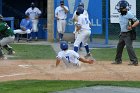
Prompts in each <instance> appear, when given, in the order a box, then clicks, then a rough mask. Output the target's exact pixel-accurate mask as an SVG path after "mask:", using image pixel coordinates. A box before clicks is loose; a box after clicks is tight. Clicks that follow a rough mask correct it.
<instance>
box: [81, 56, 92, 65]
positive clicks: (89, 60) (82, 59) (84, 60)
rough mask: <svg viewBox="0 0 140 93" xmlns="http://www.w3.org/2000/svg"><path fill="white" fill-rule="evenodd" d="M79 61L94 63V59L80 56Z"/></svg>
mask: <svg viewBox="0 0 140 93" xmlns="http://www.w3.org/2000/svg"><path fill="white" fill-rule="evenodd" d="M79 61H81V62H83V63H89V64H93V63H94V60H91V59H85V58H82V57H80V58H79Z"/></svg>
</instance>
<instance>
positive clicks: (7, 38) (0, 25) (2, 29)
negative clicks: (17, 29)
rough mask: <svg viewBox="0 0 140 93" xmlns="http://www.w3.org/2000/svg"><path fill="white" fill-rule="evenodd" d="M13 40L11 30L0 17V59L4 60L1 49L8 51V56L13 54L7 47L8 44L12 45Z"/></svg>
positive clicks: (0, 16)
mask: <svg viewBox="0 0 140 93" xmlns="http://www.w3.org/2000/svg"><path fill="white" fill-rule="evenodd" d="M14 39H15V36H14V33H13V30H12V29H11V28H10V27H9V26H8V24H7V23H6V22H4V21H3V16H2V15H0V59H6V57H5V56H4V54H3V52H2V48H5V49H6V50H7V51H8V54H9V55H11V54H14V53H15V51H14V50H13V49H12V47H11V46H9V45H8V44H9V43H13V42H14Z"/></svg>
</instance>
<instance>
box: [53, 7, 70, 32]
mask: <svg viewBox="0 0 140 93" xmlns="http://www.w3.org/2000/svg"><path fill="white" fill-rule="evenodd" d="M64 7H65V8H66V9H67V10H68V7H67V6H64ZM55 17H57V18H58V19H59V20H57V31H58V32H59V33H62V34H63V33H64V32H65V27H66V18H67V13H65V10H64V9H63V8H62V7H61V6H58V7H57V8H56V9H55Z"/></svg>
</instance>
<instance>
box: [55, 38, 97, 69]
mask: <svg viewBox="0 0 140 93" xmlns="http://www.w3.org/2000/svg"><path fill="white" fill-rule="evenodd" d="M60 48H61V50H62V51H60V52H59V53H58V55H57V59H56V67H57V66H58V65H59V64H60V62H61V60H62V61H63V62H64V63H65V65H66V67H79V66H80V61H81V62H83V63H88V64H93V63H94V60H91V59H85V58H82V57H80V56H79V54H78V53H77V52H75V51H73V50H69V49H68V43H67V42H66V41H61V42H60Z"/></svg>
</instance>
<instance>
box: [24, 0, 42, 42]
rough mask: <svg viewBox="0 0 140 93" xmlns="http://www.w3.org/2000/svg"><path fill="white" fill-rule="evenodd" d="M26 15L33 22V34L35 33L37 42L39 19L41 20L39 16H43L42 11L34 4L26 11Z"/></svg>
mask: <svg viewBox="0 0 140 93" xmlns="http://www.w3.org/2000/svg"><path fill="white" fill-rule="evenodd" d="M25 14H26V15H29V17H30V19H31V20H32V34H33V32H34V33H35V40H37V39H38V19H39V16H40V15H41V11H40V10H39V9H38V8H37V7H35V4H34V3H33V2H32V3H31V7H30V8H28V9H27V10H26V11H25ZM32 36H33V35H32ZM31 39H32V37H31Z"/></svg>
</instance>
